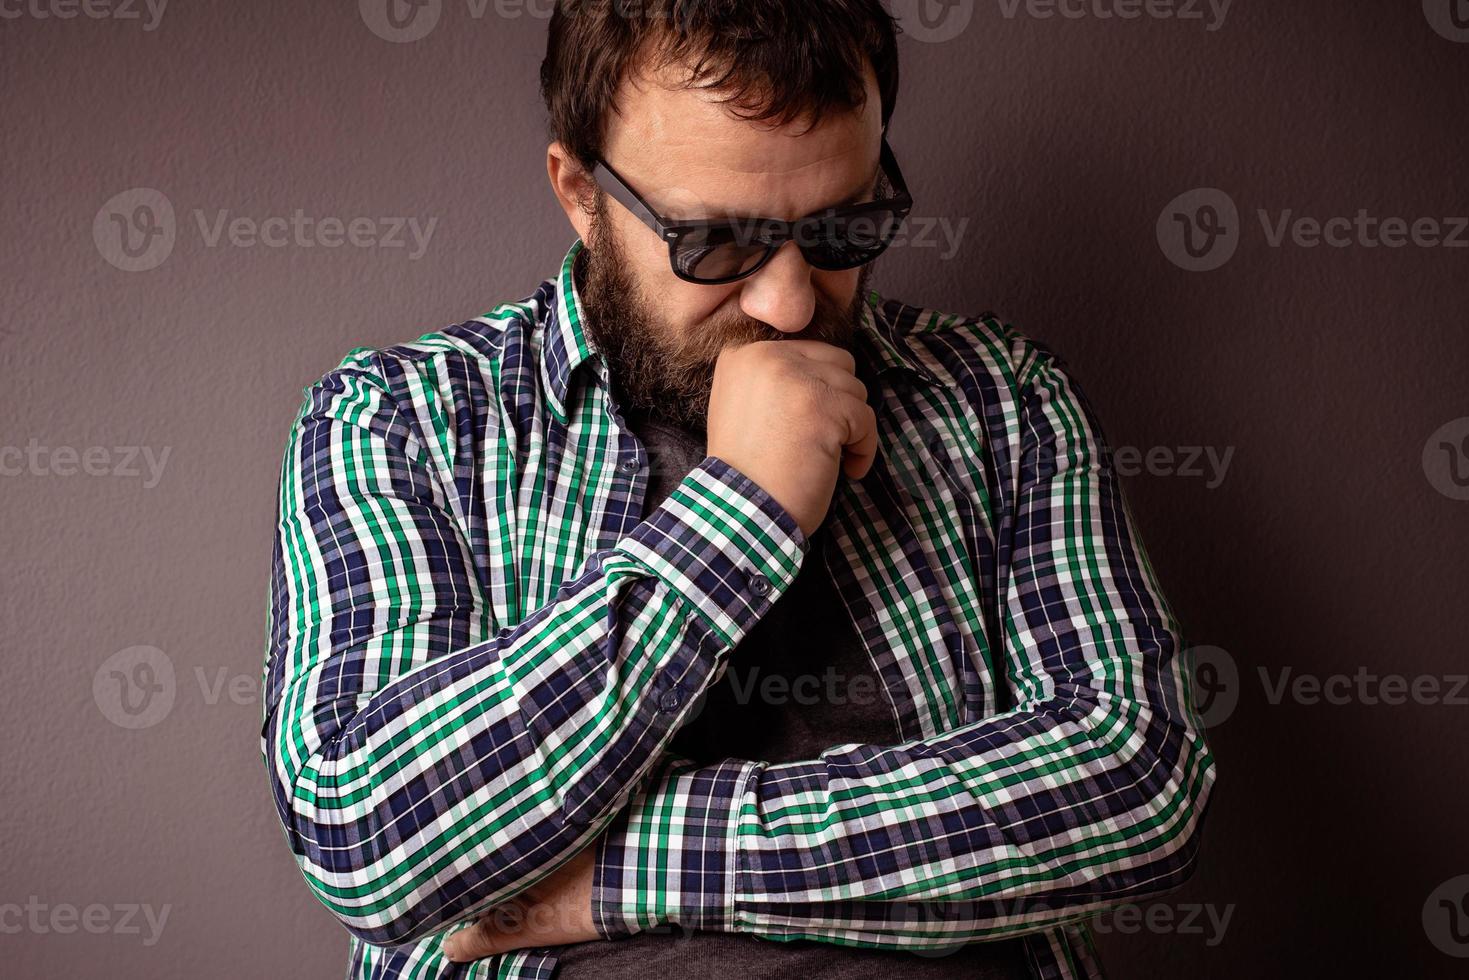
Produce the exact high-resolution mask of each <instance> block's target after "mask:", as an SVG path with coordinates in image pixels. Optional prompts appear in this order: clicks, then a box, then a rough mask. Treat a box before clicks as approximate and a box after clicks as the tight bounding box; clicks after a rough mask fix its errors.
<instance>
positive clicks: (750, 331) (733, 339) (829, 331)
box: [690, 304, 852, 355]
mask: <svg viewBox="0 0 1469 980" xmlns="http://www.w3.org/2000/svg"><path fill="white" fill-rule="evenodd" d="M848 319H849V314H844V313H843V312H842V311H840V310H836V309H832V308H831V307H829V306H824V305H820V304H818V306H817V310H816V315H815V316H814V317H812V320H811V323H810V324H808V325H807V326H806V328H805V329H803V330H801V331H800V332H799V333H787V332H785V331H783V330H777V329H776V328H775V327H772V326H771V325H770V324H768V323H764V322H762V321H760V320H756V319H754V318H753V317H750V316H746V315H744V314H738V313H737V314H734V315H733V316H732V317H731V318H730V319H729V320H727V321H724V322H709V323H705V324H703V325H702V326H700V327H699V328H698V329H696V330H695V331H694V332H693V336H692V337H691V338H690V340H691V341H692V342H693V343H694V344H696V346H697V348H698V349H699V351H700V352H701V353H712V354H714V355H717V354H718V353H719V351H720V350H722V349H723V348H725V347H742V346H744V345H745V344H752V343H759V342H762V341H770V340H818V341H822V342H823V343H828V344H833V345H835V346H838V347H846V346H848V345H849V344H850V342H851V336H852V327H851V326H850V324H849V323H848Z"/></svg>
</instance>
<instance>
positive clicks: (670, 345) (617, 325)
mask: <svg viewBox="0 0 1469 980" xmlns="http://www.w3.org/2000/svg"><path fill="white" fill-rule="evenodd" d="M587 237H588V239H589V241H588V243H587V244H586V247H585V248H584V249H583V251H582V255H581V260H582V261H583V262H584V263H585V265H584V267H583V269H582V270H581V271H582V273H583V277H582V278H581V279H579V280H578V291H579V293H580V296H581V301H582V312H583V313H584V314H585V316H584V318H583V327H584V329H585V330H586V334H587V339H588V340H589V341H590V343H591V345H592V347H593V348H595V349H596V350H598V351H600V352H601V353H602V355H603V356H604V357H605V358H606V361H607V371H608V376H609V378H610V379H611V383H612V387H613V392H614V396H615V398H616V401H617V403H618V407H619V408H620V409H621V410H622V411H623V412H624V413H626V414H630V415H633V416H638V417H646V418H656V419H659V420H662V421H665V422H667V423H670V424H672V425H676V426H679V427H680V428H682V429H684V430H686V431H690V432H695V433H703V432H705V431H707V426H708V418H709V394H710V392H711V390H712V389H713V386H714V364H715V361H716V360H717V359H718V358H719V354H720V352H721V351H723V350H724V349H725V348H726V347H738V346H741V345H743V344H748V343H754V342H756V341H761V340H785V339H790V338H795V339H802V340H819V341H824V342H826V343H829V344H833V345H835V346H838V347H845V348H847V349H849V350H850V349H851V347H852V342H853V338H854V337H855V335H856V332H857V324H858V323H859V321H860V318H861V315H862V305H863V303H864V302H865V297H866V296H867V291H868V282H869V280H870V279H871V277H872V266H871V265H867V266H864V267H863V269H862V272H861V275H860V278H859V279H858V283H857V291H856V294H855V295H854V296H853V298H852V302H851V304H850V305H849V306H848V308H847V309H845V310H842V309H840V308H839V307H837V306H835V305H834V304H832V303H831V302H830V301H829V300H828V299H827V298H826V297H825V296H824V295H823V294H820V293H818V294H817V297H816V312H815V314H814V315H813V317H812V319H811V323H810V324H809V325H808V326H807V327H806V328H805V329H804V330H802V331H801V332H800V333H797V334H787V333H783V332H781V331H779V330H777V329H775V328H774V327H772V326H770V325H769V324H766V323H762V322H761V321H759V320H756V319H753V318H752V317H748V316H744V315H742V314H739V313H738V312H737V313H736V314H735V315H734V316H718V317H713V318H710V319H708V320H704V321H702V322H700V323H697V324H694V325H693V326H692V327H691V328H690V329H688V330H687V331H686V332H685V334H684V335H683V336H679V331H677V330H675V329H674V328H673V327H671V326H670V325H669V324H668V323H666V322H665V321H664V320H663V318H662V317H661V316H660V315H659V311H658V304H657V303H656V302H654V301H651V300H650V299H649V298H648V297H647V295H646V294H645V293H644V292H643V290H642V289H641V287H640V286H639V284H638V283H636V282H634V281H633V279H632V277H631V276H630V275H629V274H628V271H627V270H628V263H627V262H626V261H625V258H624V254H623V251H622V248H621V243H620V242H618V241H617V240H616V236H615V235H613V234H612V233H611V228H610V222H609V221H608V220H607V207H606V199H605V198H603V199H602V200H601V201H600V202H599V206H598V207H597V209H596V211H595V213H594V215H593V218H592V230H591V233H590V234H589V235H588V236H587ZM711 288H713V287H711Z"/></svg>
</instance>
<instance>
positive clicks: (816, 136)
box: [605, 74, 882, 213]
mask: <svg viewBox="0 0 1469 980" xmlns="http://www.w3.org/2000/svg"><path fill="white" fill-rule="evenodd" d="M675 77H676V76H675ZM669 78H670V76H669V75H667V74H663V75H661V76H659V77H657V78H654V79H648V78H647V77H643V78H640V79H629V80H628V81H627V82H624V84H623V87H622V90H621V92H620V93H619V97H618V112H617V113H614V114H613V115H612V116H611V117H610V119H609V124H608V129H607V133H606V147H605V155H606V156H607V158H608V160H609V161H612V162H613V165H614V166H615V167H617V169H618V170H619V172H621V173H622V174H623V175H624V176H625V177H627V178H628V179H629V180H631V181H632V182H633V183H634V184H639V183H642V184H649V185H651V186H649V187H648V189H647V195H648V196H649V197H650V198H652V197H662V198H664V200H663V201H662V203H664V204H667V205H670V206H675V210H677V209H678V208H677V207H676V206H677V205H678V204H680V203H681V202H680V201H679V199H678V195H677V194H676V193H670V189H672V190H674V191H678V190H681V191H684V192H685V196H686V197H689V198H694V197H697V198H699V199H701V200H702V201H703V202H704V203H705V204H706V205H707V207H708V209H709V210H712V211H715V212H719V211H725V210H728V211H732V212H740V211H747V210H748V209H749V206H750V205H751V203H752V202H751V200H750V197H751V195H752V194H755V195H758V196H769V195H772V194H774V195H778V196H779V200H772V201H770V202H769V203H770V204H772V205H775V204H781V203H798V202H797V200H796V199H798V198H809V197H810V196H811V195H818V196H820V195H828V197H830V202H831V203H836V201H837V199H839V198H843V197H846V196H847V195H849V194H850V193H851V192H852V191H853V190H854V182H856V183H860V182H861V181H862V180H863V179H864V178H865V177H867V176H871V174H872V173H873V172H875V169H876V162H877V152H878V140H879V136H880V134H881V129H882V123H881V105H880V101H879V96H878V93H877V91H876V88H875V85H874V86H873V87H872V90H871V92H870V96H871V97H870V98H869V99H868V103H867V105H866V106H864V107H863V109H862V110H860V111H850V110H847V111H843V110H834V111H831V112H828V113H827V114H826V115H825V116H824V117H823V118H822V120H821V123H820V124H819V125H817V126H814V127H812V126H810V125H809V121H807V120H797V121H795V122H792V123H790V124H787V125H782V126H776V125H775V124H774V123H773V122H770V121H765V122H752V121H749V120H744V119H740V118H738V117H737V116H736V115H735V114H734V111H733V110H732V107H731V106H728V105H723V104H721V103H720V101H719V100H720V98H722V97H723V96H722V94H721V93H715V92H712V91H710V90H708V89H698V88H694V89H690V88H686V87H682V86H678V85H676V84H672V83H670V82H669V80H668V79H669ZM639 190H643V188H642V187H639ZM787 195H789V199H788V198H787ZM833 195H834V196H833ZM754 203H759V202H758V201H756V202H754ZM772 211H773V209H771V208H767V209H766V213H772Z"/></svg>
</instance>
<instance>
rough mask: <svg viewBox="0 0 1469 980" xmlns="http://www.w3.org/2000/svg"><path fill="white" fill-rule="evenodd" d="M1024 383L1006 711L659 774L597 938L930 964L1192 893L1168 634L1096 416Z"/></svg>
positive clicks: (1053, 391) (1173, 640)
mask: <svg viewBox="0 0 1469 980" xmlns="http://www.w3.org/2000/svg"><path fill="white" fill-rule="evenodd" d="M1028 361H1029V363H1028V370H1027V371H1025V372H1024V373H1023V374H1019V373H1018V372H1017V374H1018V376H1020V377H1021V378H1022V379H1024V380H1023V381H1022V383H1021V392H1022V395H1021V398H1020V403H1021V408H1020V409H1019V410H1018V414H1019V420H1018V421H1019V425H1020V430H1021V440H1022V451H1021V454H1020V457H1019V459H1018V465H1017V472H1016V474H1015V477H1014V478H1015V486H1016V495H1015V501H1014V507H1013V522H1012V527H1011V529H1010V530H1009V531H1008V532H1004V531H1002V532H1001V533H1002V535H1008V538H1009V547H1008V549H1007V548H1006V547H1005V545H1004V543H1002V545H1001V549H1000V554H1001V559H1000V561H1001V564H1002V574H1003V577H1002V578H1001V579H999V581H1000V582H1001V589H1002V597H1001V599H1000V601H1001V608H1000V609H999V615H1000V620H1001V623H1002V626H1003V629H1004V634H1005V645H1006V649H1007V664H1008V668H1007V669H1008V679H1009V683H1010V686H1011V688H1012V689H1013V690H1014V691H1015V693H1016V696H1017V707H1016V708H1015V709H1014V710H1012V711H1009V712H1007V713H1005V714H1002V715H998V716H995V717H991V718H986V719H982V720H980V721H976V722H974V723H972V724H968V725H965V726H963V727H960V728H955V729H953V730H950V731H947V732H943V733H940V734H938V735H936V736H934V737H930V738H924V739H921V740H913V741H908V742H904V743H902V744H900V745H893V746H876V745H865V746H853V745H845V746H835V747H833V748H831V749H828V750H827V751H826V752H824V753H823V754H822V755H821V757H820V758H818V759H813V760H809V761H799V762H790V763H783V764H778V765H771V764H766V763H763V762H758V761H750V760H740V759H727V760H724V761H722V762H720V763H718V764H715V765H710V766H704V767H697V766H694V765H693V764H691V763H687V762H682V763H680V762H672V763H670V764H669V765H668V766H667V767H666V768H665V769H662V770H659V771H657V772H655V773H654V774H653V778H652V779H650V781H649V784H648V785H647V786H646V787H643V788H641V789H640V791H639V792H638V793H637V794H636V795H634V796H633V797H632V799H631V800H630V803H629V805H628V807H627V808H626V810H625V811H623V812H622V813H621V814H619V815H618V817H617V819H616V820H615V821H614V822H613V823H612V824H611V826H610V827H609V829H608V832H607V834H606V835H605V836H604V838H603V839H602V840H601V841H599V844H598V852H597V863H596V866H595V872H594V893H593V894H594V909H593V912H594V920H595V922H596V925H597V928H598V930H599V932H601V933H602V934H603V935H604V936H611V935H614V934H620V933H634V932H638V931H641V930H643V929H647V928H650V927H653V926H655V925H660V924H666V923H671V924H675V925H679V926H683V927H687V928H695V929H704V930H714V931H724V932H748V933H754V934H758V935H762V936H766V937H770V938H787V939H789V938H810V939H817V940H828V941H840V942H844V943H854V944H859V945H870V946H876V947H884V946H888V947H894V948H897V947H901V948H905V949H914V948H924V947H929V948H941V947H945V946H950V945H952V944H954V943H956V942H963V941H967V940H977V939H993V938H1000V937H1004V936H1010V935H1018V934H1023V933H1027V932H1032V931H1034V930H1036V929H1039V928H1043V927H1047V926H1051V925H1057V924H1060V923H1063V922H1067V921H1072V920H1075V919H1079V918H1083V917H1085V916H1087V915H1090V914H1093V913H1095V912H1096V911H1097V910H1098V909H1100V908H1104V907H1106V906H1108V905H1115V904H1118V903H1121V902H1125V901H1130V900H1133V899H1135V898H1137V897H1139V896H1142V895H1146V894H1153V893H1157V892H1161V891H1165V890H1168V889H1170V888H1173V887H1176V886H1177V885H1179V884H1181V883H1182V882H1183V881H1184V880H1185V879H1186V878H1187V877H1188V876H1189V874H1190V873H1191V871H1192V867H1193V864H1194V861H1195V856H1196V854H1197V851H1198V847H1199V842H1200V830H1201V827H1202V822H1203V818H1204V814H1205V810H1206V806H1207V800H1208V796H1209V791H1210V788H1211V786H1212V784H1213V781H1214V778H1215V770H1214V762H1213V759H1212V756H1211V755H1210V753H1209V749H1208V746H1207V744H1206V743H1205V740H1204V738H1203V735H1202V730H1201V726H1200V725H1199V722H1198V719H1197V715H1196V713H1195V712H1194V709H1193V707H1192V704H1191V701H1190V697H1189V694H1190V692H1189V682H1188V679H1187V675H1186V667H1185V664H1184V662H1183V655H1182V650H1181V642H1182V639H1181V631H1180V627H1179V624H1178V622H1177V621H1176V619H1175V617H1174V615H1173V613H1172V611H1171V609H1170V608H1169V606H1168V604H1167V602H1166V600H1165V599H1164V597H1163V595H1162V592H1161V590H1160V589H1159V586H1158V583H1157V581H1156V579H1155V578H1154V574H1153V571H1152V569H1151V568H1150V566H1149V563H1148V559H1147V557H1146V554H1145V552H1144V550H1143V548H1142V544H1141V541H1140V540H1139V538H1138V536H1137V534H1136V531H1135V528H1134V527H1133V524H1132V520H1131V517H1130V515H1129V513H1128V510H1127V507H1126V504H1125V502H1124V500H1123V497H1122V493H1121V489H1120V488H1119V486H1118V485H1117V482H1116V480H1117V477H1116V474H1115V472H1114V470H1113V469H1112V465H1111V461H1110V458H1108V457H1107V456H1106V454H1105V453H1104V452H1103V451H1102V447H1103V445H1104V443H1103V440H1102V437H1101V435H1100V431H1101V430H1100V428H1099V423H1098V422H1097V420H1096V418H1095V416H1094V414H1093V412H1092V409H1091V407H1090V405H1089V404H1088V402H1087V400H1086V398H1085V396H1084V395H1083V394H1082V393H1081V391H1080V390H1079V388H1077V387H1076V386H1075V383H1074V382H1073V381H1071V380H1070V379H1069V377H1068V376H1067V374H1066V373H1065V372H1064V371H1063V370H1062V369H1061V367H1060V366H1059V362H1057V361H1056V360H1054V357H1053V355H1050V354H1049V353H1048V352H1047V353H1046V354H1045V355H1044V356H1031V357H1030V358H1028ZM1007 550H1008V558H1006V551H1007Z"/></svg>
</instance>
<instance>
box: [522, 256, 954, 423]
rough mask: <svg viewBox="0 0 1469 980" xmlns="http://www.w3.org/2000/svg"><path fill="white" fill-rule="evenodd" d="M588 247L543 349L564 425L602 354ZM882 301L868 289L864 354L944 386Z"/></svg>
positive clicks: (547, 380)
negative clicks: (590, 294) (590, 299)
mask: <svg viewBox="0 0 1469 980" xmlns="http://www.w3.org/2000/svg"><path fill="white" fill-rule="evenodd" d="M584 249H585V245H584V243H583V242H582V240H581V239H580V238H578V239H577V240H576V241H575V242H573V243H572V246H571V249H570V250H569V251H568V252H567V253H566V258H565V259H564V260H563V261H562V263H561V273H560V275H559V276H557V278H556V288H555V290H554V291H553V292H552V294H551V309H549V310H548V312H547V322H546V337H545V346H544V348H543V350H542V351H541V380H542V382H543V384H544V386H545V388H544V390H545V391H546V393H547V401H548V402H549V404H550V407H551V411H552V413H553V414H554V415H555V416H556V419H557V421H559V422H560V423H561V424H562V425H565V424H566V423H567V414H566V404H567V400H568V396H569V394H570V390H571V379H572V377H573V375H574V374H575V372H576V369H577V368H578V367H580V366H581V364H582V362H583V361H586V360H588V359H589V358H591V357H592V355H594V354H596V353H597V350H596V348H595V347H594V346H593V345H592V343H591V341H590V340H589V339H588V337H587V333H586V329H585V328H584V327H583V326H582V323H583V317H584V316H585V313H584V311H583V309H582V302H581V293H580V290H579V289H578V288H577V284H576V275H575V271H576V261H577V257H578V256H579V255H581V253H582V251H583V250H584ZM882 305H883V303H882V297H881V296H879V295H878V293H877V292H876V291H875V290H874V291H871V292H869V293H868V295H867V302H866V303H864V304H863V305H862V316H861V317H860V318H859V320H858V330H857V346H858V352H859V354H860V355H865V356H866V359H867V361H868V363H869V364H871V365H872V367H873V368H874V370H875V372H876V373H877V374H884V373H886V372H889V371H895V372H899V373H902V374H907V375H909V376H911V377H915V378H917V379H918V380H921V381H924V382H927V383H928V384H932V385H940V386H942V384H943V382H941V381H940V380H939V379H938V377H937V376H936V375H935V374H934V373H933V371H932V370H930V369H929V367H928V366H927V365H925V364H924V363H923V362H922V361H921V360H919V358H918V356H917V354H915V353H914V351H913V349H912V347H910V346H909V345H908V342H907V340H905V339H904V338H903V336H902V335H901V334H899V333H898V331H897V330H896V329H895V328H894V326H893V324H892V323H890V322H889V321H888V318H887V316H886V315H885V314H884V313H883V312H882ZM859 359H860V358H859Z"/></svg>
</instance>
